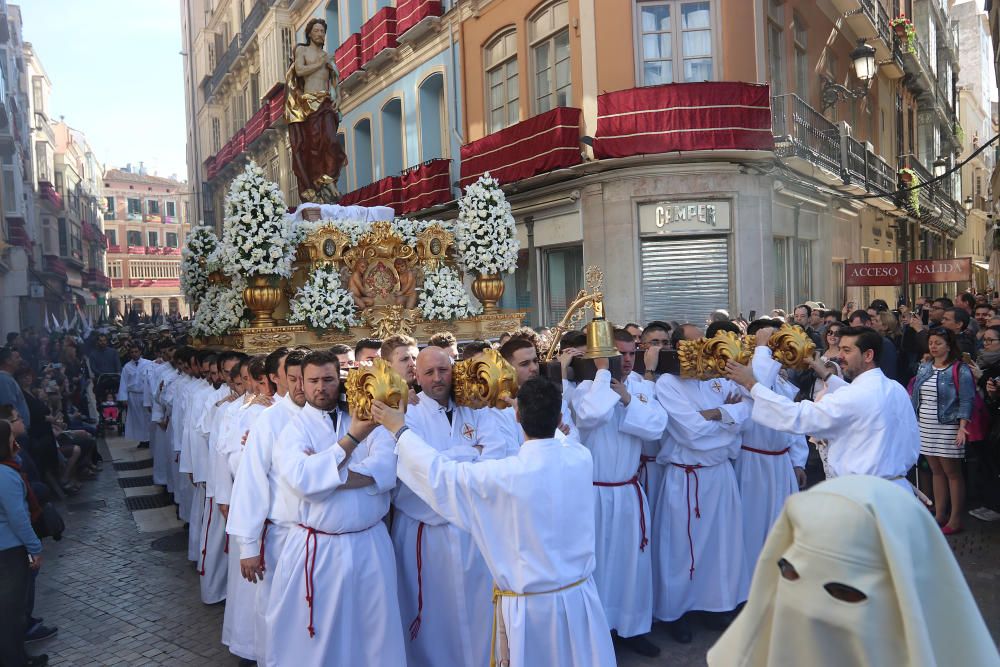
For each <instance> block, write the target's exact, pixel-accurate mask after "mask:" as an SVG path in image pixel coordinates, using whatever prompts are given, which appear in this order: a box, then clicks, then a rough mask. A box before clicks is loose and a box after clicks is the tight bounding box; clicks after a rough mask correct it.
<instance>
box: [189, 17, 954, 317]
mask: <svg viewBox="0 0 1000 667" xmlns="http://www.w3.org/2000/svg"><path fill="white" fill-rule="evenodd" d="M182 12H183V15H184V17H186V19H185V20H186V21H187V22H186V24H185V30H186V33H185V38H184V39H185V44H186V45H190V46H186V47H185V48H186V49H187V52H188V54H189V55H188V58H187V61H186V63H187V71H186V76H187V77H188V79H189V82H190V84H189V95H190V96H191V99H190V102H191V103H190V111H189V116H190V117H189V128H190V136H189V140H190V141H192V142H193V143H192V146H193V147H191V148H189V154H190V156H191V158H190V159H191V163H190V165H189V173H190V174H191V178H192V179H194V178H198V177H200V183H201V185H200V188H201V191H202V193H203V195H202V210H203V214H204V216H205V219H206V220H212V221H214V222H216V223H217V222H218V221H219V216H218V212H219V211H220V208H221V200H222V194H223V193H224V192H225V190H226V188H227V186H228V183H229V182H230V181H231V179H232V177H233V176H234V175H235V173H237V172H238V170H239V169H240V168H241V165H242V164H243V162H245V161H246V160H248V159H255V160H257V161H258V163H261V164H264V165H266V168H267V169H269V170H270V173H271V174H272V177H274V178H275V180H277V181H278V182H279V184H280V185H281V187H282V190H283V191H284V192H285V193H286V196H287V197H288V199H289V202H290V204H292V205H294V204H296V203H297V202H296V199H295V192H296V188H295V187H294V185H295V184H294V182H293V178H294V177H293V176H292V174H291V169H290V168H289V167H288V143H287V130H286V128H285V127H284V126H283V119H282V118H281V113H280V105H281V103H282V96H283V81H284V72H285V70H286V69H287V66H288V65H289V63H290V57H291V48H292V45H293V44H294V43H297V42H302V41H304V39H303V35H302V31H303V28H304V26H305V24H306V22H307V21H308V20H309V19H310V18H313V17H322V18H324V19H326V21H327V24H328V26H329V28H328V32H327V47H326V48H327V50H328V51H329V52H331V53H333V54H334V55H335V59H336V63H337V67H338V70H339V73H340V77H341V99H340V108H341V113H342V120H341V124H340V137H341V141H342V142H343V145H344V147H345V150H346V152H347V154H348V158H349V165H348V167H347V168H346V169H345V170H344V173H343V174H342V175H341V180H340V183H339V187H340V190H341V192H343V193H344V196H343V199H342V203H347V204H364V205H375V204H381V205H389V206H393V207H394V208H395V209H396V211H397V212H398V213H400V214H402V215H409V216H434V217H450V216H454V215H455V214H456V208H457V207H456V203H455V198H456V197H457V196H458V195H459V194H460V191H459V189H458V188H459V186H464V185H466V184H468V183H471V182H473V181H474V180H475V179H476V178H478V177H479V176H480V175H481V174H483V173H485V172H487V171H488V172H490V173H491V174H492V175H494V176H496V177H497V178H498V179H499V180H500V181H501V182H502V183H503V184H504V185H505V188H506V189H507V191H508V198H509V199H510V201H511V203H512V206H513V210H514V214H515V218H516V221H517V231H518V236H519V238H520V241H521V254H520V258H519V263H518V267H517V270H516V271H515V273H514V274H512V275H510V276H508V277H507V278H506V279H505V280H506V289H505V293H504V297H503V300H502V302H501V305H502V306H504V307H512V308H513V307H516V308H520V309H524V310H526V311H527V312H528V313H529V319H530V322H531V324H536V325H537V324H545V325H551V324H554V323H556V322H558V320H559V319H560V318H561V317H562V315H563V314H564V313H565V309H566V306H567V304H568V302H569V301H571V300H572V299H573V297H574V296H575V295H576V293H577V291H578V290H579V289H580V288H581V287H582V286H583V279H584V273H585V267H586V266H588V265H591V264H596V265H599V266H603V267H604V268H605V273H606V281H605V293H606V295H607V297H608V309H609V313H610V316H611V317H612V318H614V319H616V320H619V321H624V320H632V319H638V320H650V319H654V318H657V319H659V318H664V317H669V318H671V319H676V320H684V319H688V320H692V321H695V322H700V321H703V320H704V318H705V317H706V315H707V314H708V313H709V312H710V311H711V310H713V309H715V308H727V309H729V310H730V311H732V312H733V313H734V314H736V313H741V312H742V313H743V314H744V315H749V313H750V312H751V311H756V312H758V313H766V312H769V311H770V310H771V308H774V307H780V308H786V309H788V308H791V307H792V306H794V305H795V304H796V303H800V302H802V301H804V300H807V299H820V300H823V301H826V302H827V303H829V304H831V305H832V304H840V303H841V302H842V301H843V300H844V299H845V297H846V298H849V299H851V300H855V301H859V302H860V301H869V300H870V299H873V298H876V297H882V298H885V299H887V300H890V301H892V300H895V298H896V297H897V296H898V295H899V292H900V290H899V288H898V287H867V288H863V287H848V286H846V285H845V279H844V271H845V265H846V264H848V263H854V262H883V261H899V260H904V259H911V258H942V257H952V256H955V253H956V240H957V239H958V238H959V237H960V236H961V235H962V233H963V232H964V230H965V229H966V224H967V223H966V212H965V210H964V208H963V207H962V205H961V204H960V203H959V202H961V201H962V200H963V199H964V197H965V194H964V191H963V182H962V178H961V177H960V175H958V174H953V175H950V176H948V177H947V178H943V179H941V180H939V181H933V179H934V178H935V171H936V170H939V171H942V172H947V171H948V170H949V169H950V166H951V165H953V164H955V158H956V156H957V155H958V154H959V153H960V152H961V150H962V143H961V141H960V140H959V137H958V135H959V125H958V122H957V121H958V117H957V115H956V109H957V108H958V98H957V96H956V74H957V72H958V50H957V38H956V37H957V34H956V30H957V28H956V25H955V24H954V22H953V20H952V17H951V16H950V15H949V13H948V3H946V2H942V1H941V0H831V1H830V2H822V3H815V2H808V1H806V0H627V1H622V2H603V1H599V0H503V1H500V0H492V1H490V0H478V1H475V2H448V1H446V2H440V1H437V0H398V1H397V2H391V1H386V0H377V1H376V0H348V1H346V2H336V1H330V2H326V1H321V0H299V1H296V0H288V1H270V0H258V1H257V2H251V1H250V0H243V1H242V2H240V0H187V1H186V3H185V4H184V6H183V8H182ZM900 15H905V16H906V17H908V21H909V26H907V25H904V24H902V23H900V25H899V26H896V25H894V24H893V22H892V19H891V17H898V16H900ZM859 45H863V48H861V47H859ZM905 184H911V185H914V184H927V185H926V186H922V187H920V188H918V189H915V190H914V191H913V192H914V193H915V196H913V197H910V196H908V195H900V194H897V190H898V189H899V188H901V187H902V186H904V185H905ZM958 287H959V286H958V285H954V284H952V285H947V286H941V285H938V286H928V287H922V288H920V289H921V290H924V291H927V292H937V293H940V292H941V291H943V290H946V289H947V290H949V291H953V290H955V289H957V288H958ZM911 294H912V292H911Z"/></svg>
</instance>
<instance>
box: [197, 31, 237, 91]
mask: <svg viewBox="0 0 1000 667" xmlns="http://www.w3.org/2000/svg"><path fill="white" fill-rule="evenodd" d="M239 53H240V36H239V35H238V34H237V35H233V39H232V41H230V42H229V46H228V47H227V48H226V50H225V52H224V53H222V54H221V55H219V56H218V58H219V60H218V62H217V63H216V64H215V69H213V70H212V77H211V78H209V79H207V80H205V81H202V84H201V85H202V92H204V94H205V99H206V100H208V99H210V98H211V97H212V94H213V93H214V92H215V90H216V89H217V88H218V87H219V84H220V83H222V80H223V79H224V78H225V77H226V75H227V74H228V73H229V69H230V68H231V67H232V66H233V62H234V61H235V60H236V56H238V55H239Z"/></svg>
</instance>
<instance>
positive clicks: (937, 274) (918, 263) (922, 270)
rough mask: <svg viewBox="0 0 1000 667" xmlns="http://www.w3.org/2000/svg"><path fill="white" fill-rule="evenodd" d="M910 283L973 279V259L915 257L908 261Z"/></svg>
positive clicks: (953, 281)
mask: <svg viewBox="0 0 1000 667" xmlns="http://www.w3.org/2000/svg"><path fill="white" fill-rule="evenodd" d="M906 268H907V273H908V274H909V279H910V283H912V284H914V285H920V284H925V283H960V282H966V281H969V280H972V259H971V258H970V257H958V258H952V259H914V260H911V261H909V262H907V267H906Z"/></svg>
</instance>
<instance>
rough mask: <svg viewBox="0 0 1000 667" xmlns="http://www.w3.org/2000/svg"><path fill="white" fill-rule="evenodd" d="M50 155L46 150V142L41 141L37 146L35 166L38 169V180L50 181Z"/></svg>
mask: <svg viewBox="0 0 1000 667" xmlns="http://www.w3.org/2000/svg"><path fill="white" fill-rule="evenodd" d="M48 157H49V153H48V151H47V150H46V149H45V142H44V141H39V142H38V143H36V144H35V164H36V166H37V168H38V180H39V181H46V182H47V181H49V180H50V177H49V159H48Z"/></svg>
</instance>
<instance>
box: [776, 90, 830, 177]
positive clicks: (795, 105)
mask: <svg viewBox="0 0 1000 667" xmlns="http://www.w3.org/2000/svg"><path fill="white" fill-rule="evenodd" d="M771 123H772V128H773V134H774V136H775V152H777V153H778V155H779V157H791V156H796V157H801V158H805V159H807V160H809V161H810V162H814V163H816V164H818V165H820V166H823V167H825V168H827V169H829V170H830V171H832V172H834V173H838V174H839V173H840V171H841V155H840V130H839V129H838V128H837V126H836V125H834V124H833V123H831V122H830V121H828V120H827V119H826V118H824V117H823V114H821V113H819V112H818V111H816V110H815V109H813V108H812V107H811V106H809V105H808V104H806V102H805V101H804V100H803V99H802V98H800V97H799V96H798V95H795V94H792V93H789V94H786V95H778V96H777V97H774V98H772V99H771Z"/></svg>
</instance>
